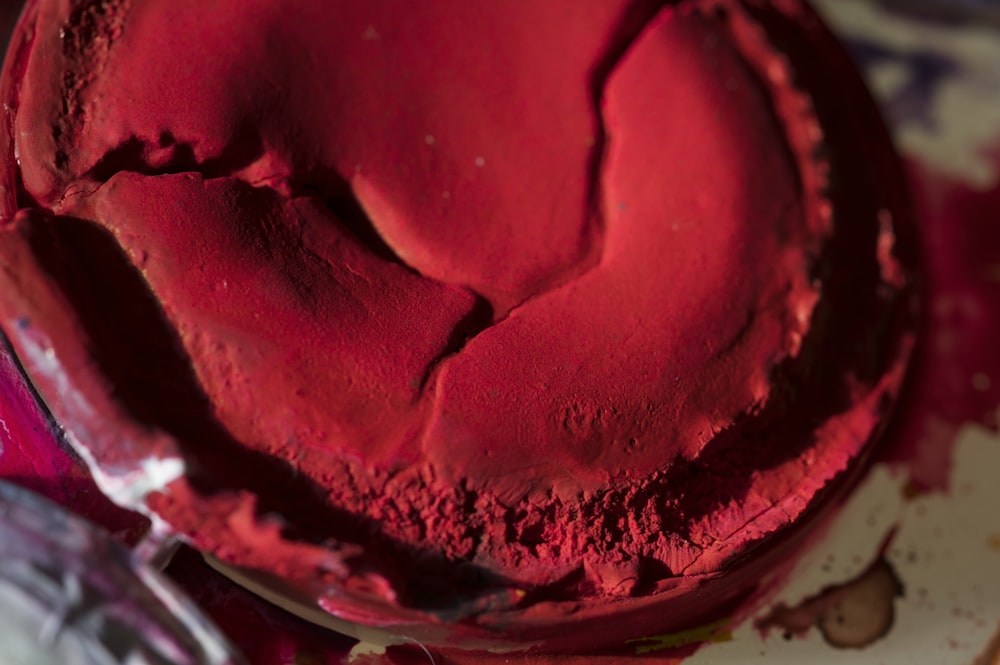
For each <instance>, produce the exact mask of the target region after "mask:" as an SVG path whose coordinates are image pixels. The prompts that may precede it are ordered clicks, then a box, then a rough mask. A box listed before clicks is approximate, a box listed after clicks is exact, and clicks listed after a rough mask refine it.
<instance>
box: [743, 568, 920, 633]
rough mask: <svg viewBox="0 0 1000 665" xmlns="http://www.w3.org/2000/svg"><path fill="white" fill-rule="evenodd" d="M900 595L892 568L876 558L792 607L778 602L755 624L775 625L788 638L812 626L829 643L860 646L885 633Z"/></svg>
mask: <svg viewBox="0 0 1000 665" xmlns="http://www.w3.org/2000/svg"><path fill="white" fill-rule="evenodd" d="M902 595H903V585H902V583H901V582H900V580H899V578H898V577H897V575H896V571H895V570H893V568H892V566H891V565H889V563H888V562H887V561H886V560H885V559H884V558H879V559H877V560H876V561H875V562H874V563H873V564H872V565H871V566H869V567H868V568H867V569H866V570H865V571H864V572H863V573H862V574H861V575H859V576H858V577H856V578H854V579H852V580H850V581H848V582H845V583H843V584H838V585H835V586H830V587H827V588H825V589H823V590H822V591H820V592H819V593H818V594H816V595H814V596H810V597H809V598H806V599H805V600H804V601H802V602H801V603H799V604H798V605H796V606H795V607H788V606H786V605H778V606H777V607H775V608H774V609H773V610H772V611H771V613H770V614H769V615H768V616H767V617H765V618H764V619H763V620H761V621H760V622H758V627H759V628H761V629H763V630H768V629H770V628H778V629H780V630H783V631H784V633H785V635H786V636H787V637H788V638H791V637H792V636H793V635H802V634H804V633H805V632H806V631H808V630H809V629H810V628H812V627H814V626H815V627H816V628H817V629H818V630H819V631H820V633H821V634H822V635H823V639H825V640H826V642H827V643H828V644H830V645H831V646H833V647H836V648H839V649H861V648H864V647H867V646H869V645H871V644H873V643H874V642H876V641H878V640H879V639H881V638H882V637H885V636H886V635H887V634H888V633H889V630H890V629H891V628H892V625H893V623H894V621H895V616H896V608H895V604H896V598H898V597H900V596H902Z"/></svg>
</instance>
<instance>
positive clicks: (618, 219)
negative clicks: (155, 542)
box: [0, 0, 913, 650]
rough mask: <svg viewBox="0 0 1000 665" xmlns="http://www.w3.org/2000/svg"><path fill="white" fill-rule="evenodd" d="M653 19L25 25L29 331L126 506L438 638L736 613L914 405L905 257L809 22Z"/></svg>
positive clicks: (860, 95) (58, 7)
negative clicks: (904, 404)
mask: <svg viewBox="0 0 1000 665" xmlns="http://www.w3.org/2000/svg"><path fill="white" fill-rule="evenodd" d="M660 4H662V3H657V2H642V1H638V2H625V1H624V0H623V1H621V2H608V1H606V0H600V1H596V0H595V1H593V2H588V3H584V4H581V3H580V2H579V1H578V0H572V1H570V0H554V1H552V2H546V3H524V2H520V1H519V0H501V1H496V2H491V3H470V2H466V1H464V0H461V1H460V0H439V1H435V2H422V3H411V2H400V1H399V0H383V1H380V2H356V3H348V2H319V1H317V2H303V3H299V4H297V5H296V6H295V9H294V10H290V9H289V6H288V5H287V3H283V2H277V1H275V0H253V1H252V2H247V1H246V0H241V1H240V2H236V1H231V2H230V1H220V2H213V3H205V2H203V1H202V0H183V1H181V0H169V1H167V0H162V1H151V2H143V3H132V2H130V1H129V0H104V1H98V0H91V1H84V2H77V3H74V5H73V7H72V8H69V7H67V3H65V2H61V1H59V0H37V1H35V2H32V3H30V4H29V8H28V10H27V12H26V14H25V16H24V18H23V20H22V23H21V26H20V29H19V31H18V33H17V35H16V37H15V42H14V45H13V47H12V50H11V52H10V55H9V56H8V60H7V64H6V69H5V76H4V79H3V83H2V94H3V96H4V99H5V101H6V103H7V104H8V106H9V107H10V109H11V111H10V113H9V114H8V115H7V131H6V132H5V133H4V134H3V136H0V148H2V149H3V150H4V151H5V153H6V155H7V163H6V166H5V168H4V169H3V171H2V176H0V179H2V183H3V184H4V185H5V189H4V190H3V192H4V193H5V194H6V196H5V198H4V200H3V205H2V207H0V211H3V217H2V219H3V230H2V232H0V257H2V259H0V260H2V263H3V266H4V269H3V271H2V273H0V315H2V320H0V324H2V325H3V328H4V330H5V331H6V333H7V335H8V336H9V337H10V338H11V340H12V343H13V346H14V347H15V350H16V352H17V353H18V354H19V356H20V357H21V358H22V360H23V361H24V364H25V366H26V370H27V372H28V374H29V376H30V378H31V380H32V381H33V382H34V384H35V386H36V387H37V389H38V390H39V392H40V394H41V395H42V397H43V398H44V399H45V401H46V402H47V404H48V407H49V408H50V410H51V411H52V413H53V414H54V415H55V417H56V418H57V420H58V421H59V422H60V423H61V424H62V425H63V426H64V427H66V428H67V429H68V431H69V432H70V434H71V435H72V437H73V440H74V442H75V443H76V445H77V446H78V447H79V448H80V449H81V451H83V452H84V454H85V457H87V458H88V459H89V460H92V465H93V467H94V468H95V469H96V470H97V472H98V475H99V477H101V478H103V485H102V487H105V488H106V489H107V491H109V492H110V493H111V494H112V496H114V497H115V498H116V499H117V500H119V501H122V502H124V503H126V504H128V505H131V506H133V507H142V508H144V509H147V510H151V511H152V512H154V513H157V514H158V515H159V516H160V517H161V518H162V519H164V520H165V521H166V522H167V523H169V524H170V525H171V526H172V527H173V528H175V529H176V530H178V531H179V532H181V533H183V534H184V535H186V536H187V537H188V538H189V539H190V541H191V542H192V543H194V544H195V545H197V546H198V547H200V548H202V549H204V550H206V551H210V552H212V553H213V554H215V555H216V556H218V557H219V558H221V559H223V560H226V561H229V562H232V563H235V564H238V565H242V566H247V567H252V568H258V569H261V570H264V571H267V572H268V573H271V574H275V575H277V576H279V577H280V578H283V579H284V580H285V581H286V582H287V583H289V584H291V585H292V586H293V587H295V588H297V589H298V590H299V591H305V592H306V593H307V594H310V595H312V596H313V597H316V598H318V599H319V601H320V604H321V605H322V606H323V607H325V608H326V609H327V610H328V611H329V612H331V613H332V614H334V615H336V616H338V617H341V618H345V619H348V620H353V621H361V622H365V623H371V624H375V625H383V626H387V627H389V628H391V629H393V630H401V631H405V632H408V633H409V634H411V635H414V636H416V637H418V638H419V639H421V640H424V641H429V642H437V643H441V642H447V641H449V640H453V641H457V640H463V642H462V643H463V644H468V645H475V646H480V645H489V644H493V643H497V642H500V643H510V642H513V643H517V644H521V645H532V644H534V643H540V644H544V645H545V646H544V648H546V649H550V650H560V649H562V650H588V649H593V648H596V647H604V646H608V645H610V644H613V643H618V642H620V641H622V640H624V639H626V638H636V637H642V636H644V635H649V634H662V633H664V632H667V631H668V630H671V629H678V630H679V629H684V628H689V627H691V626H696V625H699V622H701V623H704V622H705V621H706V620H707V619H708V617H711V616H713V615H715V614H717V613H718V612H720V611H723V610H725V609H727V608H731V607H733V606H734V605H735V604H737V603H738V602H739V601H740V600H741V599H742V598H745V597H746V595H747V593H748V592H749V590H750V589H752V587H753V585H754V584H756V582H757V581H758V580H759V578H760V575H761V574H762V572H763V570H765V569H766V566H767V563H768V561H769V560H773V558H775V557H780V556H783V554H784V553H785V552H787V548H788V547H791V545H792V543H793V542H794V538H795V536H796V535H797V534H798V530H797V529H793V528H792V527H793V526H796V525H800V524H805V523H806V522H807V521H808V519H809V518H811V516H812V515H813V514H815V513H816V512H817V510H816V509H817V508H818V507H819V506H820V504H822V503H823V502H824V500H827V499H830V498H832V497H833V496H834V494H835V493H836V491H837V490H838V489H839V488H842V487H843V486H844V485H845V483H846V482H847V481H848V480H849V479H850V478H852V477H853V476H854V474H855V472H856V470H857V469H858V468H859V466H860V464H861V462H863V461H864V459H865V458H866V451H867V449H868V447H869V443H870V441H871V440H872V437H873V435H874V434H875V433H876V431H877V429H878V427H879V424H880V423H881V421H882V419H883V416H884V415H885V413H886V410H887V408H888V404H889V402H890V401H891V397H892V396H893V395H894V394H895V392H896V390H897V388H898V386H899V383H900V381H901V378H902V371H903V366H904V363H905V360H906V357H907V356H908V353H909V349H910V335H909V328H910V326H911V323H912V318H913V312H912V300H913V298H912V292H911V288H910V282H911V277H912V267H913V256H912V254H913V250H912V238H910V237H909V233H911V231H910V229H909V228H908V226H907V224H908V216H907V215H908V211H907V210H906V207H905V201H904V197H903V194H902V190H901V185H900V181H901V180H902V178H901V176H900V173H899V169H898V165H897V164H896V162H895V159H894V156H893V153H892V151H891V149H890V147H889V144H888V141H887V139H886V137H885V134H884V132H883V130H882V127H881V124H880V123H879V120H878V118H877V115H876V114H875V112H874V110H873V107H872V105H871V103H870V102H869V101H868V99H867V97H866V95H865V93H864V91H863V88H862V86H861V84H860V82H859V80H858V79H857V77H856V75H855V74H854V72H853V70H852V69H851V68H850V66H849V65H848V64H847V60H846V56H845V55H844V54H843V53H842V52H841V51H840V50H839V48H838V47H837V46H836V45H835V44H834V43H833V42H832V39H831V38H830V36H829V35H828V34H827V33H826V31H825V30H824V28H823V27H822V26H820V25H819V24H818V22H817V21H816V19H815V17H814V16H813V14H811V13H810V12H808V11H806V10H805V9H803V8H801V7H800V6H799V5H798V3H794V2H786V3H782V5H781V9H777V8H775V7H773V6H772V5H771V4H770V3H763V2H707V1H706V2H686V3H676V6H674V5H673V4H671V5H669V6H666V7H660ZM831 91H833V92H831ZM845 109H846V110H849V113H848V112H845ZM173 459H175V460H177V461H179V462H183V468H184V471H185V474H184V475H183V476H182V477H181V478H179V479H177V480H173V482H171V483H169V485H167V486H166V487H163V486H162V485H163V483H161V486H156V485H155V483H154V484H151V485H144V484H141V483H140V484H136V482H135V480H136V478H137V477H140V478H141V477H144V476H143V474H142V472H140V468H145V469H146V470H147V471H146V473H147V477H148V469H149V467H150V460H154V461H155V460H173ZM161 466H162V467H163V468H168V466H169V465H161ZM163 473H166V471H163ZM163 480H164V482H166V481H169V480H172V476H169V474H167V476H164V478H163ZM116 488H117V489H116ZM569 625H574V626H576V628H575V629H576V630H579V631H582V635H584V636H585V637H581V633H577V634H576V636H571V634H570V632H569V631H568V630H567V626H569ZM469 640H474V641H469Z"/></svg>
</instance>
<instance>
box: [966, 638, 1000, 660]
mask: <svg viewBox="0 0 1000 665" xmlns="http://www.w3.org/2000/svg"><path fill="white" fill-rule="evenodd" d="M972 665H1000V629H998V630H997V633H996V635H994V636H993V639H992V640H991V641H990V643H989V645H987V647H986V649H984V650H983V653H982V655H980V656H979V658H977V659H976V660H975V662H974V663H973V664H972Z"/></svg>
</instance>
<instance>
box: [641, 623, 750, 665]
mask: <svg viewBox="0 0 1000 665" xmlns="http://www.w3.org/2000/svg"><path fill="white" fill-rule="evenodd" d="M728 624H729V619H722V620H721V621H716V622H714V623H710V624H707V625H704V626H699V627H697V628H691V629H689V630H682V631H681V632H679V633H670V634H667V635H653V636H651V637H641V638H639V639H635V640H628V641H627V642H626V644H634V643H636V642H642V643H643V644H639V645H638V646H636V648H635V654H636V655H637V656H641V655H642V654H644V653H651V652H653V651H662V650H664V649H676V648H678V647H685V646H688V645H689V644H697V643H699V642H730V641H732V639H733V631H731V630H729V628H727V626H728Z"/></svg>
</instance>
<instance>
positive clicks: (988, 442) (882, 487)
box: [685, 426, 1000, 665]
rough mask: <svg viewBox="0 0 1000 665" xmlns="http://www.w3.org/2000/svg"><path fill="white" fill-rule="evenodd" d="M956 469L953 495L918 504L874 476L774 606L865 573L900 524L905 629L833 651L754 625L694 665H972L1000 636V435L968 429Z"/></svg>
mask: <svg viewBox="0 0 1000 665" xmlns="http://www.w3.org/2000/svg"><path fill="white" fill-rule="evenodd" d="M943 443H945V442H943ZM953 462H954V466H953V471H952V478H951V490H950V491H949V492H948V493H947V494H943V493H937V494H930V495H925V496H922V497H919V498H916V499H911V500H905V499H904V498H903V486H904V484H905V481H906V478H905V477H904V476H903V475H902V474H899V473H893V472H892V471H891V470H890V469H889V468H888V467H886V466H884V465H880V466H877V467H876V468H875V469H873V471H872V473H871V474H870V475H869V477H868V479H867V480H866V482H865V483H864V484H863V485H862V487H861V488H860V489H859V490H858V492H857V493H856V494H854V496H852V498H851V500H850V501H849V502H848V505H847V506H846V508H845V509H844V511H843V512H842V513H841V514H840V515H839V516H838V517H837V519H836V521H835V523H834V524H833V526H832V528H831V530H830V532H829V533H828V534H827V536H826V537H825V538H824V539H823V541H822V542H821V543H820V544H819V546H818V547H817V548H816V549H814V550H813V551H812V552H810V554H809V555H808V556H807V557H806V558H805V559H804V560H803V561H802V563H801V564H800V567H799V570H798V571H797V572H796V574H795V575H793V577H792V582H791V583H790V584H789V585H788V586H787V587H785V588H784V589H783V590H782V591H781V593H780V594H779V596H778V597H777V598H775V600H774V602H775V603H776V602H784V603H786V604H788V605H794V604H796V603H798V602H799V601H801V600H802V599H804V598H806V597H808V596H811V595H813V594H815V593H817V592H818V591H820V590H821V589H823V588H824V587H826V586H829V585H831V584H835V583H840V582H845V581H847V580H849V579H851V578H852V577H854V576H856V575H857V574H858V573H859V572H861V571H862V570H864V569H865V568H866V567H867V566H868V564H869V563H870V562H871V561H872V560H873V559H874V557H875V556H876V555H877V552H878V549H879V546H880V545H881V543H882V541H883V539H884V537H885V536H886V535H887V533H888V532H889V530H890V529H891V527H892V526H893V525H894V524H897V523H898V531H897V532H896V534H895V536H894V538H893V540H892V542H891V545H890V546H889V548H888V551H887V556H886V558H887V560H888V561H889V562H890V563H891V564H892V566H893V568H895V570H896V572H897V574H898V575H899V578H900V580H901V581H902V583H903V585H904V588H905V594H904V596H903V597H902V598H899V599H897V601H896V623H895V625H894V626H893V628H892V629H891V630H890V631H889V634H888V635H887V636H886V637H884V638H883V639H881V640H879V641H878V642H876V643H875V644H873V645H871V646H869V647H866V648H864V649H861V650H849V649H847V650H843V649H836V648H834V647H831V646H829V645H827V644H826V643H825V642H824V641H823V638H822V636H821V635H820V634H819V632H818V631H817V630H815V629H812V630H810V631H809V632H808V634H806V635H805V636H804V637H800V638H793V639H791V640H786V639H785V638H784V636H783V635H782V634H781V632H780V631H777V630H774V631H771V633H770V634H769V635H768V636H767V637H766V638H764V637H762V636H761V635H760V634H759V632H758V631H757V630H756V629H755V628H754V627H753V625H752V624H753V622H752V621H748V622H746V623H745V624H744V625H742V626H740V627H739V628H738V629H737V630H736V631H734V635H733V638H734V639H733V641H731V642H724V643H720V644H712V645H709V646H707V647H705V648H703V649H702V650H701V651H699V652H698V653H697V654H696V655H695V656H694V657H692V658H691V659H689V660H686V661H685V665H728V664H733V665H735V664H736V663H740V664H744V663H753V662H761V663H767V664H768V665H781V664H785V663H788V664H789V665H791V664H793V663H794V664H795V665H801V664H802V663H808V664H809V665H857V663H873V664H879V665H897V664H899V665H912V664H914V663H920V664H922V663H928V664H934V665H972V664H973V663H974V662H975V661H976V659H977V658H978V657H980V656H981V655H983V653H984V652H985V651H986V650H987V647H988V645H989V643H990V641H991V639H992V638H993V637H994V636H995V635H996V634H997V632H998V631H1000V483H998V482H997V472H998V471H1000V437H998V436H997V435H995V434H993V433H991V432H988V431H986V430H984V429H982V428H980V427H976V426H967V427H966V428H964V429H963V430H962V432H961V434H960V435H959V439H958V441H957V443H956V446H955V454H954V459H953ZM766 612H767V609H766V608H765V610H764V611H762V612H761V613H760V615H764V614H766Z"/></svg>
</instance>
